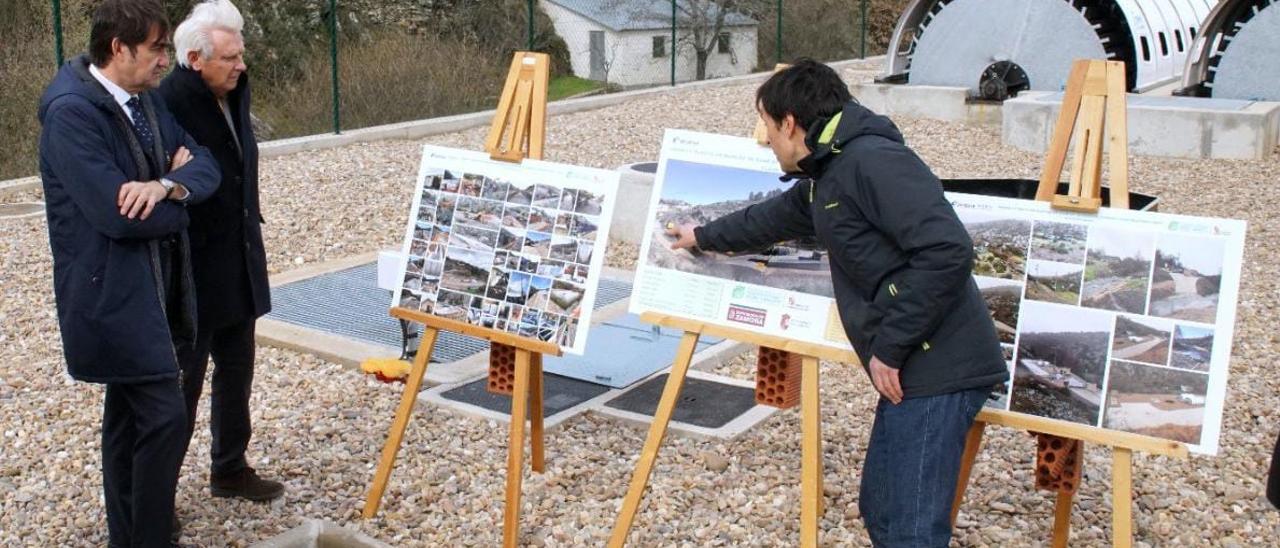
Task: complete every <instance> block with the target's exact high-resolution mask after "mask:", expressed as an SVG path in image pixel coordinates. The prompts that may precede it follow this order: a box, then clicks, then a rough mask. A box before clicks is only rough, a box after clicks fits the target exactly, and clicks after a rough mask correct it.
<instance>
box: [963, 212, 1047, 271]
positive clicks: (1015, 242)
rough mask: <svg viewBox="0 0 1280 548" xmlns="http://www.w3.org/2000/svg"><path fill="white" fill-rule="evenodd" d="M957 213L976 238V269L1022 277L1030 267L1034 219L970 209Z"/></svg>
mask: <svg viewBox="0 0 1280 548" xmlns="http://www.w3.org/2000/svg"><path fill="white" fill-rule="evenodd" d="M956 214H957V215H958V216H959V217H960V222H961V223H964V228H965V230H967V231H968V232H969V238H971V239H972V240H973V273H974V274H976V275H978V276H986V277H989V278H1004V279H1006V280H1022V278H1023V276H1024V275H1025V274H1026V271H1027V247H1028V246H1029V245H1030V243H1031V221H1029V220H1026V219H1017V218H1012V217H1002V216H999V215H994V214H989V213H981V212H977V211H973V210H969V209H960V210H957V211H956Z"/></svg>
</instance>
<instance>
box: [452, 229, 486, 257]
mask: <svg viewBox="0 0 1280 548" xmlns="http://www.w3.org/2000/svg"><path fill="white" fill-rule="evenodd" d="M497 245H498V231H496V230H489V229H487V228H482V227H479V226H476V225H453V236H452V237H450V238H449V247H450V248H462V249H472V250H477V251H488V252H493V250H494V248H495V247H497Z"/></svg>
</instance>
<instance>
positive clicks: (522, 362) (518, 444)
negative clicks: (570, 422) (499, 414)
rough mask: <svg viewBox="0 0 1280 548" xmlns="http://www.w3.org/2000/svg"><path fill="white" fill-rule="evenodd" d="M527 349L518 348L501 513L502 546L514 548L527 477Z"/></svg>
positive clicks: (518, 534) (529, 372) (528, 371)
mask: <svg viewBox="0 0 1280 548" xmlns="http://www.w3.org/2000/svg"><path fill="white" fill-rule="evenodd" d="M531 362H532V359H531V357H530V352H529V351H528V350H523V349H520V348H517V349H516V385H515V387H514V390H512V393H511V438H510V439H509V440H508V441H507V505H506V507H504V508H503V512H502V545H503V546H505V547H507V548H514V547H515V545H516V541H517V540H518V539H519V537H520V482H521V480H522V479H524V478H523V476H524V421H525V417H526V415H527V414H528V410H529V377H530V376H531V375H530V374H531V373H532V371H531V370H532V369H533V365H532V363H531Z"/></svg>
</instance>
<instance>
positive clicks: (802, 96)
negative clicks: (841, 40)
mask: <svg viewBox="0 0 1280 548" xmlns="http://www.w3.org/2000/svg"><path fill="white" fill-rule="evenodd" d="M852 100H853V95H852V94H850V93H849V86H848V84H845V83H844V80H841V79H840V75H839V74H836V71H835V70H832V68H831V67H829V66H827V65H824V64H822V63H819V62H817V61H814V60H813V59H810V58H808V57H802V58H800V59H796V61H795V62H794V63H792V64H791V66H789V67H787V68H785V69H782V70H780V71H778V72H776V73H774V75H773V76H770V77H769V79H768V80H765V82H764V84H761V85H760V89H758V90H756V105H758V106H759V107H760V109H761V110H763V111H764V113H765V114H768V115H769V117H770V118H773V119H774V120H775V121H779V122H780V121H782V119H784V118H786V117H787V115H788V114H790V115H792V116H794V117H795V119H796V125H798V126H800V129H803V130H805V131H806V132H808V131H809V127H810V126H812V125H813V123H814V122H816V121H817V120H818V119H820V118H829V117H831V116H835V115H836V113H838V112H840V111H841V110H843V109H844V105H845V103H848V102H849V101H852Z"/></svg>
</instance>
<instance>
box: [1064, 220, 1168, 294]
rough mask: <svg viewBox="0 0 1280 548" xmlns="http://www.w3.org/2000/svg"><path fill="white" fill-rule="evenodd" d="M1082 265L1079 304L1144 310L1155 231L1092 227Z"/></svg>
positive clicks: (1153, 251) (1153, 254) (1153, 255)
mask: <svg viewBox="0 0 1280 548" xmlns="http://www.w3.org/2000/svg"><path fill="white" fill-rule="evenodd" d="M1087 257H1088V258H1087V260H1086V264H1085V268H1084V290H1083V291H1082V293H1081V302H1080V304H1081V305H1082V306H1087V307H1090V308H1101V309H1104V310H1115V311H1117V312H1129V313H1131V314H1143V313H1145V312H1146V308H1147V287H1148V285H1149V283H1148V282H1149V280H1150V278H1151V260H1152V259H1153V258H1154V257H1155V235H1154V234H1150V233H1145V232H1137V231H1134V230H1121V229H1113V228H1108V227H1094V228H1093V233H1092V234H1091V235H1090V236H1089V252H1088V254H1087Z"/></svg>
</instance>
